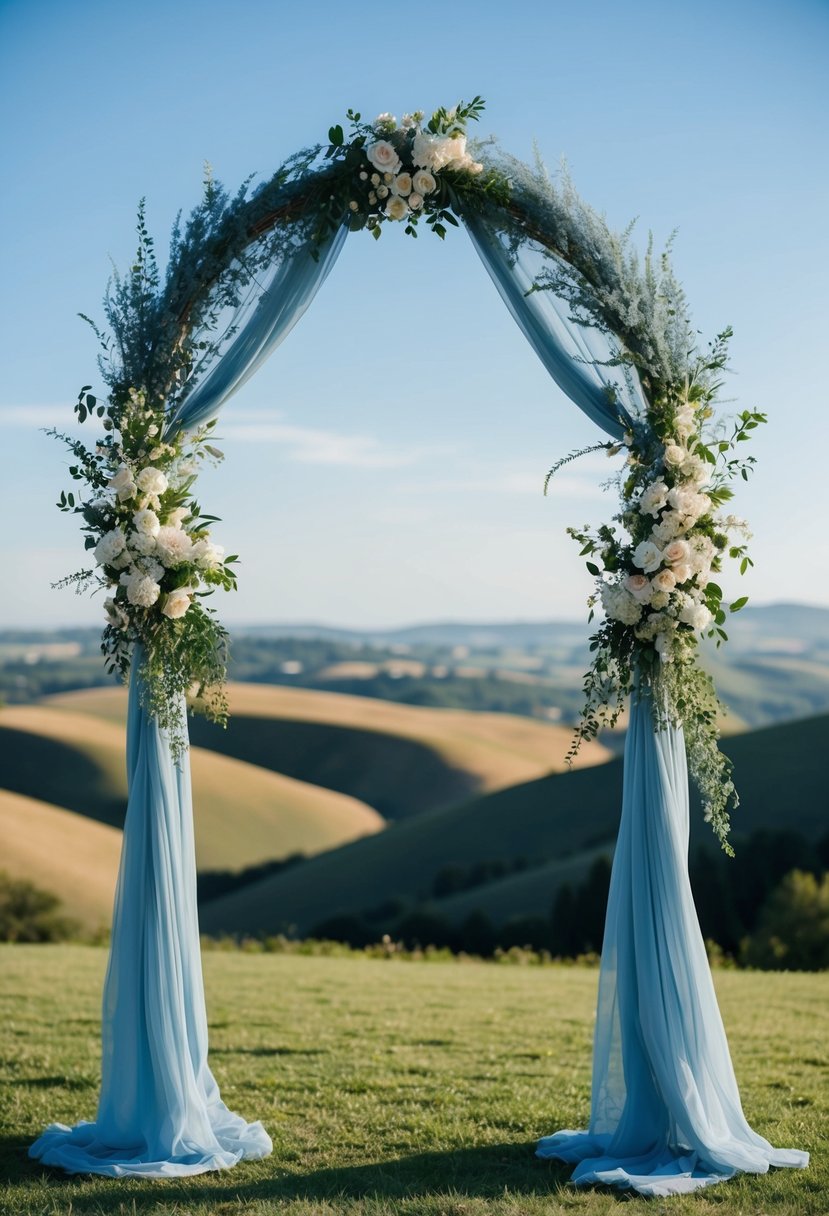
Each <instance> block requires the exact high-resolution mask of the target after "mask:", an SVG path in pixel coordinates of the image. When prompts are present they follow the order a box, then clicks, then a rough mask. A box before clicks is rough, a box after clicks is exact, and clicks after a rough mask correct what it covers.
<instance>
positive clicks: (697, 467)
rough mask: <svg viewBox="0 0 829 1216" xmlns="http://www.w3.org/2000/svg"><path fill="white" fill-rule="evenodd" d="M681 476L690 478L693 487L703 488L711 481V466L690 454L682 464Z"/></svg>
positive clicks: (699, 457)
mask: <svg viewBox="0 0 829 1216" xmlns="http://www.w3.org/2000/svg"><path fill="white" fill-rule="evenodd" d="M682 474H683V476H684V477H688V478H690V480H691V481H692V482H693V483H694V485H695V486H704V485H707V484H708V482H709V481H710V480H711V465H710V464H709V463H708V461H707V460H703V459H702V457H701V456H695V455H694V454H693V452H692V453H690V454H689V455H688V456H686V457H685V459H684V460H683V462H682Z"/></svg>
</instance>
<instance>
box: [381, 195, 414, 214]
mask: <svg viewBox="0 0 829 1216" xmlns="http://www.w3.org/2000/svg"><path fill="white" fill-rule="evenodd" d="M408 214H409V207H408V204H407V202H406V200H405V199H404V198H400V196H399V195H397V194H395V195H393V197H392V198H390V199H389V201H388V202H387V203H386V215H387V216H388V217H389V219H390V220H403V219H405V218H406V216H407V215H408Z"/></svg>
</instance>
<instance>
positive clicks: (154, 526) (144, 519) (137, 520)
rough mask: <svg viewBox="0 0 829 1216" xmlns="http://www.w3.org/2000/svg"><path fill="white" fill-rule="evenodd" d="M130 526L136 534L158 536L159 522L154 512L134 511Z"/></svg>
mask: <svg viewBox="0 0 829 1216" xmlns="http://www.w3.org/2000/svg"><path fill="white" fill-rule="evenodd" d="M132 526H133V527H134V528H135V530H136V532H146V534H147V535H148V536H158V530H159V528H160V527H161V522H160V521H159V518H158V516H157V515H156V513H155V511H136V512H135V514H134V515H133V517H132Z"/></svg>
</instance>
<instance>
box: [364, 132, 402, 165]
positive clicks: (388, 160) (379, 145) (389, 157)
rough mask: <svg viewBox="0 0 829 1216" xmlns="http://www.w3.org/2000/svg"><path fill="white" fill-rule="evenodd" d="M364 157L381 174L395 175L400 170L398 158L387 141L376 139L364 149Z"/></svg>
mask: <svg viewBox="0 0 829 1216" xmlns="http://www.w3.org/2000/svg"><path fill="white" fill-rule="evenodd" d="M366 157H367V158H368V160H369V161H370V162H371V164H372V165H374V168H375V169H378V170H379V171H380V172H381V173H397V171H398V170H399V169H400V165H401V161H400V157H399V156H398V155H397V153H396V152H395V150H394V148H393V146H392V145H391V144H390V143H389V141H388V140H387V139H378V140H377V141H376V142H375V143H373V144H369V145H368V147H367V148H366Z"/></svg>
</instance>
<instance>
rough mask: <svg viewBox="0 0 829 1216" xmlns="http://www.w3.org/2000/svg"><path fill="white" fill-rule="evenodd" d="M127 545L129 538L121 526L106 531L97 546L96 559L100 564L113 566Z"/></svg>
mask: <svg viewBox="0 0 829 1216" xmlns="http://www.w3.org/2000/svg"><path fill="white" fill-rule="evenodd" d="M126 547H127V538H126V537H125V536H124V533H123V532H122V531H121V529H120V528H113V529H112V531H111V532H105V533H104V534H103V536H102V537H101V539H100V540H99V541H98V543H97V545H96V546H95V561H96V562H97V563H98V565H99V566H111V565H112V564H113V562H114V561H115V560H116V558H118V557H120V556H121V554H123V552H124V551H125V549H126Z"/></svg>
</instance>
